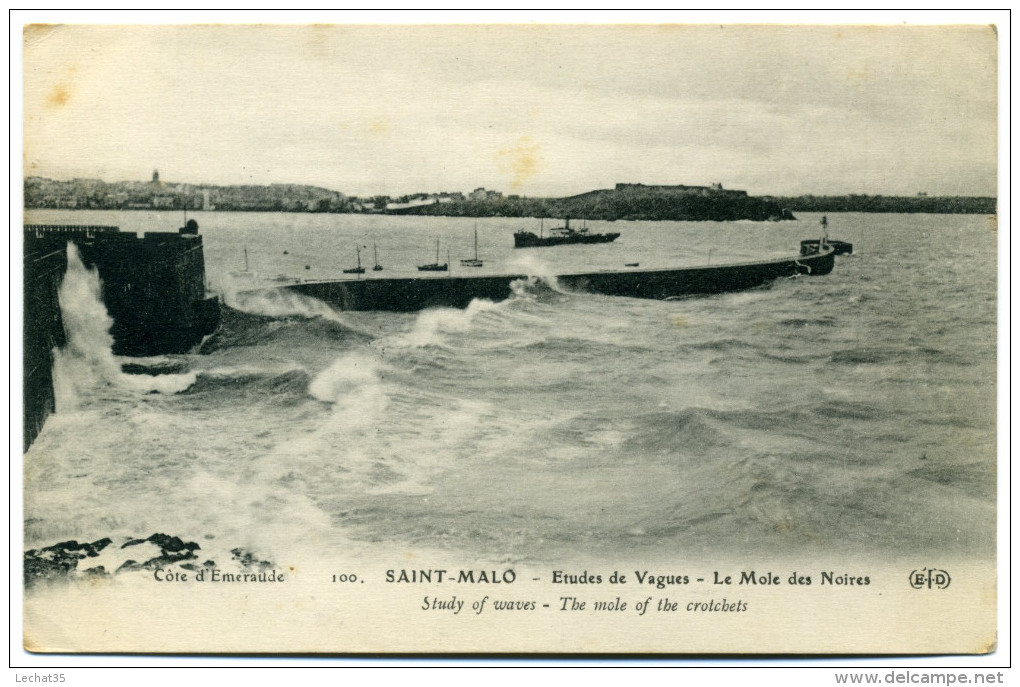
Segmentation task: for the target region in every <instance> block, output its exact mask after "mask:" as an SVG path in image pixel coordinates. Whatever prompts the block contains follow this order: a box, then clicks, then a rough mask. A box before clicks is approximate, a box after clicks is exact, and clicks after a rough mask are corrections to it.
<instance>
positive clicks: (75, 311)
mask: <svg viewBox="0 0 1020 687" xmlns="http://www.w3.org/2000/svg"><path fill="white" fill-rule="evenodd" d="M58 300H59V303H60V314H61V318H62V319H63V323H64V333H65V335H66V339H67V343H66V344H65V346H64V347H63V349H59V350H55V351H54V355H53V378H54V382H53V386H54V391H55V395H56V405H57V411H58V412H60V411H63V410H68V409H71V408H74V407H76V406H77V405H78V404H79V401H80V399H81V398H82V396H83V394H87V393H88V392H89V391H91V390H94V389H96V388H98V387H103V386H114V387H117V388H121V389H126V390H130V391H143V392H144V391H156V392H160V393H176V392H179V391H183V390H185V389H187V388H188V387H190V386H191V385H192V384H194V383H195V375H194V374H192V373H187V374H167V375H155V376H147V375H127V374H124V373H123V372H121V368H120V363H119V362H118V361H117V358H116V357H115V356H114V355H113V336H112V335H111V334H110V327H111V326H112V325H113V319H112V318H111V317H110V315H109V313H108V312H107V311H106V306H105V305H104V304H103V298H102V284H101V282H100V280H99V274H98V273H97V272H96V270H94V269H92V270H90V269H88V268H86V267H85V265H84V264H83V263H82V261H81V256H80V255H79V253H78V248H77V246H75V244H74V243H68V244H67V272H66V273H65V275H64V279H63V281H62V282H61V284H60V290H59V292H58Z"/></svg>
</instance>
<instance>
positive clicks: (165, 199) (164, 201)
mask: <svg viewBox="0 0 1020 687" xmlns="http://www.w3.org/2000/svg"><path fill="white" fill-rule="evenodd" d="M173 206H174V197H173V196H153V197H152V207H154V208H172V207H173Z"/></svg>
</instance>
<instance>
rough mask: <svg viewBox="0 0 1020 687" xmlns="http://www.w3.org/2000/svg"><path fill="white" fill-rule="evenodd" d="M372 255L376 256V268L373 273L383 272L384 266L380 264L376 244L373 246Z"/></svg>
mask: <svg viewBox="0 0 1020 687" xmlns="http://www.w3.org/2000/svg"><path fill="white" fill-rule="evenodd" d="M372 254H373V255H374V256H375V266H374V267H373V268H372V271H373V272H382V265H380V264H379V249H378V248H377V247H376V245H375V244H374V243H373V244H372Z"/></svg>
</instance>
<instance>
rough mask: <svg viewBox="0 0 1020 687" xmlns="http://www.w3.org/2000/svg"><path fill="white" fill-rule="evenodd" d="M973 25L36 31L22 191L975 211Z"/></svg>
mask: <svg viewBox="0 0 1020 687" xmlns="http://www.w3.org/2000/svg"><path fill="white" fill-rule="evenodd" d="M996 50H997V38H996V34H995V32H994V31H993V30H992V29H991V28H988V27H981V26H971V27H962V26H955V27H932V26H927V27H905V26H893V27H861V26H844V27H838V26H828V27H819V26H814V27H795V26H790V27H781V26H771V27H769V26H756V27H750V26H676V25H663V26H633V25H632V26H548V25H545V26H543V25H517V26H514V25H493V26H428V27H413V26H405V27H401V26H223V25H221V26H116V27H110V26H107V27H103V26H74V25H66V26H60V27H55V26H36V27H31V28H29V29H28V30H26V32H25V41H24V53H23V60H24V76H25V82H24V108H25V127H24V141H25V142H24V148H25V150H24V164H25V170H24V171H25V174H26V175H39V176H45V177H50V178H59V179H67V178H73V177H92V178H96V177H98V178H102V179H105V180H107V181H120V180H127V179H136V180H145V179H148V178H150V176H151V174H152V170H153V169H156V168H158V169H159V171H160V176H161V177H162V178H163V179H164V180H166V181H170V182H175V181H188V182H196V183H209V184H242V183H253V184H268V183H300V184H315V185H319V186H324V187H327V188H331V189H335V190H338V191H342V192H344V193H348V194H352V195H368V194H375V193H386V194H394V195H401V194H405V193H412V192H416V191H439V190H456V191H470V190H471V189H473V188H475V187H477V186H484V187H486V188H490V189H496V190H500V191H503V192H504V193H519V194H522V195H565V194H571V193H580V192H583V191H587V190H590V189H594V188H607V187H611V186H613V185H614V184H616V183H617V182H641V183H648V184H697V185H703V184H708V183H711V182H721V183H722V184H723V185H724V186H725V187H727V188H738V189H747V190H748V191H750V192H751V193H752V194H759V195H760V194H800V193H815V194H835V193H872V194H876V193H882V194H906V195H914V194H916V193H918V192H926V193H928V194H929V195H935V194H962V195H995V193H996V155H997V141H996V117H997V112H996V110H997V102H996V88H997V75H996V60H997V57H996Z"/></svg>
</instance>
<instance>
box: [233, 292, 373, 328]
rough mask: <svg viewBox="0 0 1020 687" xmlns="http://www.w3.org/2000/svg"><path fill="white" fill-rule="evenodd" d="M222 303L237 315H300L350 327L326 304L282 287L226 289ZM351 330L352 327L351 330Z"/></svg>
mask: <svg viewBox="0 0 1020 687" xmlns="http://www.w3.org/2000/svg"><path fill="white" fill-rule="evenodd" d="M224 301H225V302H226V304H227V305H228V306H230V307H231V308H234V309H235V310H240V311H241V312H247V313H252V314H255V315H267V316H269V317H288V316H294V315H296V316H300V317H307V318H314V317H321V318H322V319H325V320H330V321H331V322H336V323H338V324H342V325H344V326H345V327H350V324H349V323H348V322H347V321H346V320H345V319H344V318H343V317H341V315H340V313H339V312H337V311H336V310H334V309H333V308H331V307H329V306H328V305H327V304H326V303H323V302H322V301H320V300H318V299H316V298H310V297H308V296H302V295H301V294H299V293H294V292H292V291H287V290H285V289H282V288H277V289H263V290H260V291H236V290H227V291H226V292H225V293H224ZM352 329H353V328H352Z"/></svg>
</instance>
